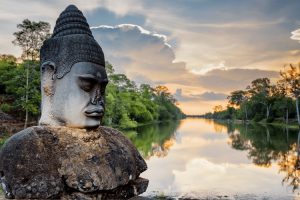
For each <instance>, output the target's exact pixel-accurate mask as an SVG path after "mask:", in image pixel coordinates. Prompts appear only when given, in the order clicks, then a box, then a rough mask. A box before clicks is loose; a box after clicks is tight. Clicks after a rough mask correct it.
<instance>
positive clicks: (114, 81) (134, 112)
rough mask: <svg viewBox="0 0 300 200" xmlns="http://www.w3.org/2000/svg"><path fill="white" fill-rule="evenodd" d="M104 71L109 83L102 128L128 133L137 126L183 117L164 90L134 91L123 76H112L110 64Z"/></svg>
mask: <svg viewBox="0 0 300 200" xmlns="http://www.w3.org/2000/svg"><path fill="white" fill-rule="evenodd" d="M106 70H107V74H108V76H109V80H110V82H109V84H108V85H107V89H106V114H105V117H104V120H103V122H104V124H105V125H111V126H119V127H120V128H122V129H128V128H136V127H137V126H138V124H145V123H151V122H153V121H165V120H176V119H180V118H183V117H184V114H183V113H182V112H181V110H180V109H179V108H178V107H177V106H176V105H175V102H176V100H175V99H174V98H173V96H172V95H171V94H170V92H169V90H168V88H166V87H165V86H157V87H156V88H152V87H151V86H150V85H147V84H142V85H141V86H140V87H137V86H136V84H135V83H134V82H133V81H131V80H129V79H128V78H127V77H126V76H125V75H124V74H115V73H114V69H113V66H112V65H111V64H110V63H106Z"/></svg>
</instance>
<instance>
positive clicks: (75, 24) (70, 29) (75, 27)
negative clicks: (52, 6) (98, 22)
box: [52, 5, 93, 37]
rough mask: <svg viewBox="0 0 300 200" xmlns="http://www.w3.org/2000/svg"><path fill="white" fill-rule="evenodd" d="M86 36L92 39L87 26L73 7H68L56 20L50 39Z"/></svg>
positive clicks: (80, 13)
mask: <svg viewBox="0 0 300 200" xmlns="http://www.w3.org/2000/svg"><path fill="white" fill-rule="evenodd" d="M72 34H86V35H89V36H91V37H93V35H92V32H91V30H90V27H89V24H88V23H87V21H86V18H85V17H84V16H83V14H82V12H81V11H80V10H78V8H77V7H76V6H75V5H69V6H68V7H67V8H66V9H65V10H64V11H63V12H62V13H61V14H60V15H59V17H58V19H57V20H56V25H55V27H54V31H53V35H52V37H61V36H66V35H72Z"/></svg>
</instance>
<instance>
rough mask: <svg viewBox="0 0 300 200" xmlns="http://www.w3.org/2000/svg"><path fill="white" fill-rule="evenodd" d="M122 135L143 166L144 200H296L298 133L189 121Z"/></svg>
mask: <svg viewBox="0 0 300 200" xmlns="http://www.w3.org/2000/svg"><path fill="white" fill-rule="evenodd" d="M126 135H127V136H128V137H129V138H130V139H131V140H132V141H133V143H134V144H135V146H136V147H137V148H138V150H139V151H140V152H141V153H142V155H143V157H144V158H145V159H146V162H147V164H148V170H147V171H146V172H144V173H143V174H142V175H141V176H142V177H144V178H147V179H149V187H148V189H147V192H146V193H144V194H143V195H142V196H144V197H145V199H147V197H150V198H152V197H159V198H164V197H166V198H168V199H180V198H182V199H278V200H279V199H280V200H285V199H300V194H299V189H298V186H299V184H300V161H299V160H300V159H299V156H298V155H299V153H297V138H298V131H297V130H288V129H285V128H281V127H274V126H263V125H243V124H241V125H233V124H228V123H226V122H224V123H221V122H216V121H213V120H207V119H192V118H188V119H184V120H182V121H180V122H178V123H162V124H156V125H151V126H143V127H140V128H139V129H138V130H137V131H127V132H126Z"/></svg>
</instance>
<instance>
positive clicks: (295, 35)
mask: <svg viewBox="0 0 300 200" xmlns="http://www.w3.org/2000/svg"><path fill="white" fill-rule="evenodd" d="M291 39H292V40H298V41H299V42H300V29H297V30H294V31H293V32H292V36H291Z"/></svg>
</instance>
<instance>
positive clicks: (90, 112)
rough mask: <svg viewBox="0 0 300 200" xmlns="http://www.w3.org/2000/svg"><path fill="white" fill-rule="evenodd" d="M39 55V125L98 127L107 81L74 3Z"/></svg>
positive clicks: (101, 56) (99, 54)
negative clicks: (40, 104)
mask: <svg viewBox="0 0 300 200" xmlns="http://www.w3.org/2000/svg"><path fill="white" fill-rule="evenodd" d="M40 54H41V58H40V60H41V90H42V116H41V119H40V125H51V126H57V125H58V126H68V127H77V128H96V127H98V126H99V125H100V122H101V119H102V117H103V115H104V108H105V105H104V93H105V87H106V84H107V83H108V79H107V75H106V71H105V60H104V54H103V51H102V49H101V47H100V46H99V44H98V43H97V42H96V40H95V39H94V37H93V35H92V32H91V30H90V28H89V25H88V23H87V21H86V19H85V17H84V16H83V14H82V12H81V11H80V10H78V9H77V7H76V6H74V5H70V6H68V7H67V8H66V9H65V10H64V11H63V12H62V13H61V14H60V16H59V18H58V19H57V21H56V25H55V28H54V31H53V35H52V37H51V38H50V39H48V40H46V41H45V42H44V44H43V46H42V48H41V52H40Z"/></svg>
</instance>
